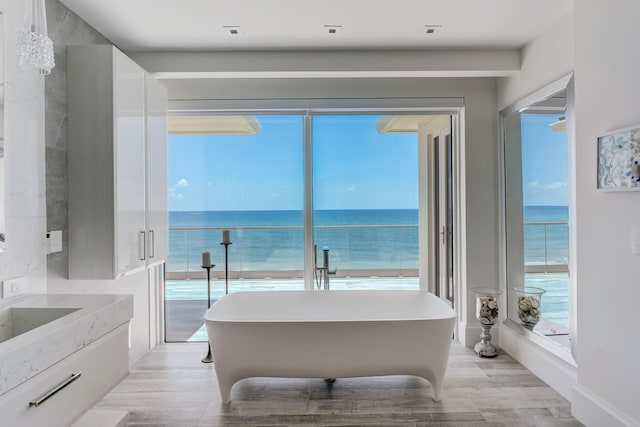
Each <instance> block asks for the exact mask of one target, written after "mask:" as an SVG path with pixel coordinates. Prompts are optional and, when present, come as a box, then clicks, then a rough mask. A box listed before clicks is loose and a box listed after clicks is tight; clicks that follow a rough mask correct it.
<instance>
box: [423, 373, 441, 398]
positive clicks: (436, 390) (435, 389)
mask: <svg viewBox="0 0 640 427" xmlns="http://www.w3.org/2000/svg"><path fill="white" fill-rule="evenodd" d="M420 376H421V377H422V378H424V379H425V380H427V381H429V384H431V390H432V393H433V400H434V401H435V402H440V399H441V396H442V384H443V379H444V378H443V377H444V375H443V376H442V377H441V378H437V377H436V375H433V373H431V372H428V373H424V374H423V375H420Z"/></svg>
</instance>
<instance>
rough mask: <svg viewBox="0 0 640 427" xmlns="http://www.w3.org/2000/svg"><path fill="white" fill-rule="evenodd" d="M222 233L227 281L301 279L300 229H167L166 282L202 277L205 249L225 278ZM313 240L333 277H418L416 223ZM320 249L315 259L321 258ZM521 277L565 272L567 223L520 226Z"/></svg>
mask: <svg viewBox="0 0 640 427" xmlns="http://www.w3.org/2000/svg"><path fill="white" fill-rule="evenodd" d="M223 229H230V230H231V235H232V241H233V244H232V245H231V246H229V278H230V279H238V278H245V279H258V278H273V279H278V278H302V277H303V276H304V273H303V268H304V267H303V266H304V227H303V226H302V225H300V226H297V225H292V226H246V227H172V228H169V260H168V262H167V269H166V270H167V278H168V279H172V280H181V279H201V278H204V277H205V272H204V270H203V269H202V268H201V254H202V252H204V251H209V252H211V254H212V262H213V263H214V264H216V265H217V268H214V269H213V270H212V277H214V278H221V277H224V267H223V266H224V250H223V247H222V246H221V245H220V240H221V234H222V230H223ZM314 233H315V240H316V242H318V243H319V246H320V245H324V244H326V245H328V246H330V247H331V252H330V255H331V264H332V266H337V267H338V274H337V276H338V277H371V276H380V277H417V276H418V226H417V225H406V224H399V225H321V226H315V227H314ZM320 249H321V248H319V249H318V256H319V257H321V256H322V254H321V250H320ZM524 259H525V272H526V273H541V272H566V271H568V259H569V228H568V223H567V222H559V221H556V222H553V221H549V222H526V223H524Z"/></svg>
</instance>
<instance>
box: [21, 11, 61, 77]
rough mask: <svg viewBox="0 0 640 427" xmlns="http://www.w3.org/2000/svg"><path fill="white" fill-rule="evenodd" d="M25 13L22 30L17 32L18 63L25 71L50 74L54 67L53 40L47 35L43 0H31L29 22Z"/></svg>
mask: <svg viewBox="0 0 640 427" xmlns="http://www.w3.org/2000/svg"><path fill="white" fill-rule="evenodd" d="M27 17H28V14H26V15H25V23H24V30H23V31H21V32H20V33H19V34H18V63H19V64H20V67H21V68H22V69H23V70H25V71H31V72H35V73H37V74H41V75H48V74H51V69H52V68H53V67H55V65H56V64H55V59H54V57H53V41H52V40H51V39H50V38H49V37H48V36H47V12H46V10H45V7H44V0H32V2H31V22H29V19H28V18H27Z"/></svg>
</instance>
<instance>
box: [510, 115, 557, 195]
mask: <svg viewBox="0 0 640 427" xmlns="http://www.w3.org/2000/svg"><path fill="white" fill-rule="evenodd" d="M557 120H558V115H557V114H522V116H521V126H522V159H523V160H522V186H523V195H524V204H525V205H526V206H535V205H549V206H567V205H568V188H567V179H568V161H567V134H566V133H565V132H554V131H553V130H552V129H551V128H550V127H549V124H550V123H553V122H555V121H557Z"/></svg>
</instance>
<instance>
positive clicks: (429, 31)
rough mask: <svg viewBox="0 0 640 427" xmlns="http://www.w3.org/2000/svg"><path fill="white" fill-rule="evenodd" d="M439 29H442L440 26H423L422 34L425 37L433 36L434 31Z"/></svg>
mask: <svg viewBox="0 0 640 427" xmlns="http://www.w3.org/2000/svg"><path fill="white" fill-rule="evenodd" d="M440 28H442V25H425V26H424V28H423V30H422V32H423V33H424V34H426V35H431V34H434V33H435V32H436V30H439V29H440Z"/></svg>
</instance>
